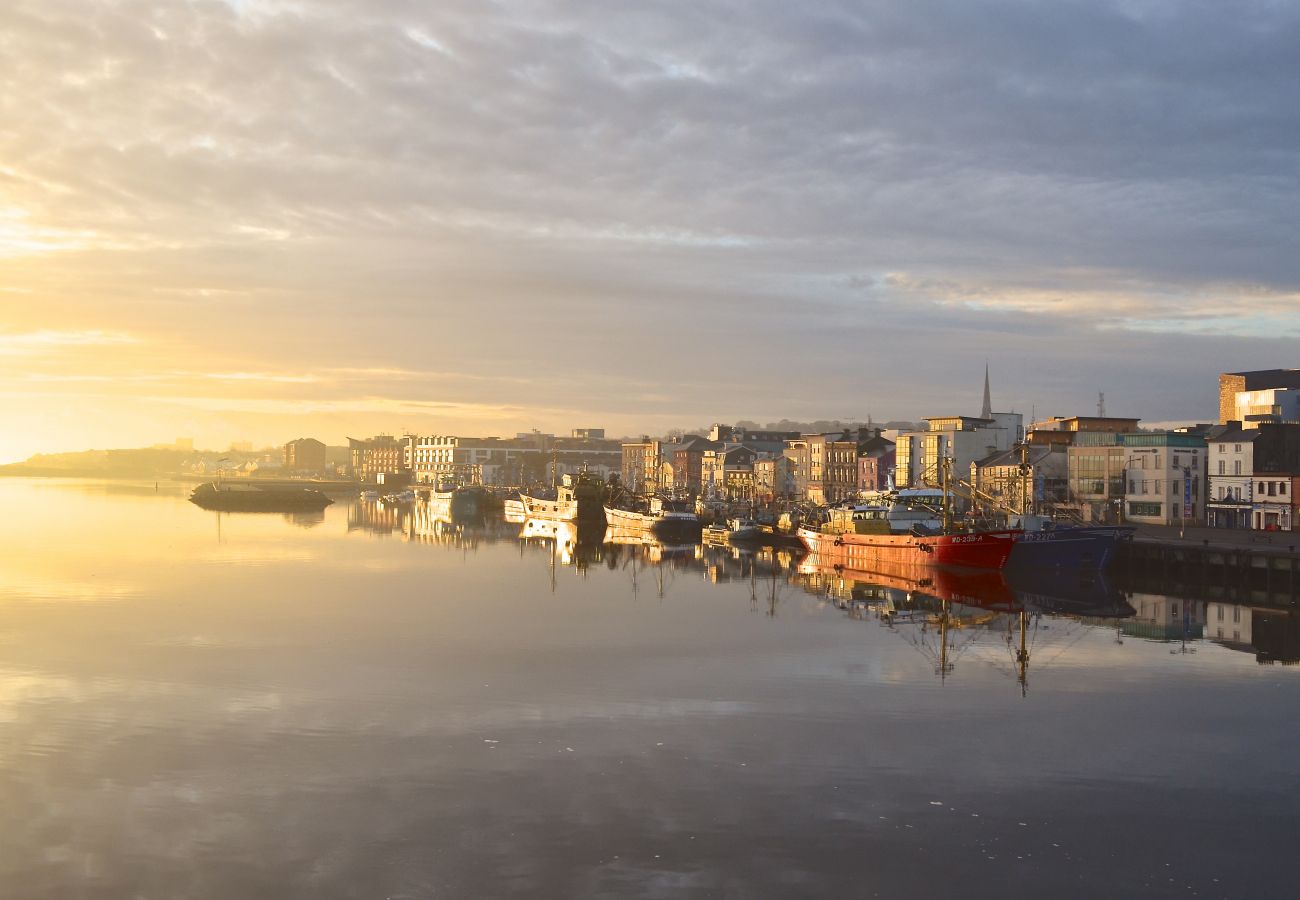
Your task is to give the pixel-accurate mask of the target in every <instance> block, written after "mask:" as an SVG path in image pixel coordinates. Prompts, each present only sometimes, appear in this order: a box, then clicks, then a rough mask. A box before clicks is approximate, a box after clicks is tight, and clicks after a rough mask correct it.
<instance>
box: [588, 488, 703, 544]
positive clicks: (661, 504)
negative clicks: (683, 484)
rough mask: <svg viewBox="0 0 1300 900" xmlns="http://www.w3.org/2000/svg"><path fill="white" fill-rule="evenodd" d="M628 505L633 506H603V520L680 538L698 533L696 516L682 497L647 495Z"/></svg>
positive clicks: (610, 524) (633, 528)
mask: <svg viewBox="0 0 1300 900" xmlns="http://www.w3.org/2000/svg"><path fill="white" fill-rule="evenodd" d="M628 505H631V506H634V507H635V508H632V509H628V508H620V507H614V506H608V505H606V506H605V521H606V522H607V523H609V526H610V527H611V528H619V529H623V530H642V531H649V532H652V533H654V534H657V535H672V536H674V537H681V538H686V537H694V536H698V535H699V533H700V528H701V527H702V525H701V523H700V518H699V516H697V515H695V513H694V511H693V510H691V509H690V508H689V505H688V504H687V503H685V502H684V501H673V500H665V499H664V498H662V497H651V498H650V499H649V500H646V501H633V502H632V503H631V504H628Z"/></svg>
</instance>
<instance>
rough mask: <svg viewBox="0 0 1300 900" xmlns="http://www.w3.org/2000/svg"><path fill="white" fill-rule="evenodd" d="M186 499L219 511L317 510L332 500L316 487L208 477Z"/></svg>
mask: <svg viewBox="0 0 1300 900" xmlns="http://www.w3.org/2000/svg"><path fill="white" fill-rule="evenodd" d="M190 502H191V503H193V504H195V505H196V506H200V507H202V508H203V509H213V510H219V511H232V512H297V511H299V510H321V509H324V508H325V507H327V506H329V505H330V504H331V503H333V502H334V501H333V500H331V499H330V498H329V497H326V496H325V495H324V494H322V493H321V492H320V491H317V490H313V489H311V488H305V487H293V486H287V485H280V484H276V485H261V484H254V483H251V482H245V481H223V482H220V483H218V482H213V481H209V482H206V483H204V484H201V485H199V486H198V487H196V488H195V489H194V491H193V493H191V494H190Z"/></svg>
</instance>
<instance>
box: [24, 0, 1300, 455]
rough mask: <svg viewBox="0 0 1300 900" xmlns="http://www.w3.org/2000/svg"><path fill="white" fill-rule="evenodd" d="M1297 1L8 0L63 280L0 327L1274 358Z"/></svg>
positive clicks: (586, 372)
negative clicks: (1193, 347)
mask: <svg viewBox="0 0 1300 900" xmlns="http://www.w3.org/2000/svg"><path fill="white" fill-rule="evenodd" d="M1297 40H1300V8H1296V7H1294V6H1291V5H1287V4H1277V3H1274V2H1267V0H1258V2H1253V0H1248V2H1243V3H1240V4H1233V5H1232V6H1231V8H1229V7H1227V6H1224V5H1222V4H1214V3H1209V2H1190V3H1180V4H1166V3H1163V2H1133V0H1111V2H1108V0H1101V2H1097V0H1060V2H1054V3H1032V2H1029V3H1025V2H1010V0H986V2H969V0H965V2H962V0H917V2H912V3H901V2H883V0H875V2H869V0H828V2H825V3H820V4H817V5H815V6H812V7H810V6H809V5H807V4H791V3H788V2H779V0H747V2H743V3H742V2H740V0H709V2H685V0H681V2H678V0H659V2H652V3H638V4H613V5H611V4H602V5H591V4H585V3H576V2H566V0H529V2H523V3H512V4H491V3H486V4H485V3H481V2H470V0H444V2H440V3H437V4H414V3H410V2H409V0H364V2H362V0H338V2H332V3H329V4H300V3H289V2H270V0H229V2H217V0H207V2H195V3H188V4H174V3H164V2H152V0H120V2H105V3H101V4H96V5H94V6H93V7H91V8H87V7H85V6H84V4H77V3H72V2H66V0H65V2H45V0H15V2H12V3H8V4H5V5H4V7H3V9H0V55H2V56H3V58H5V59H6V64H7V70H8V74H7V76H5V77H6V78H8V79H9V82H8V83H10V84H11V86H16V85H21V86H22V90H18V89H14V90H8V91H0V116H2V117H3V120H4V121H5V122H6V123H9V124H8V127H6V128H5V129H3V130H2V131H0V159H3V160H5V163H4V167H3V168H0V191H2V192H3V196H4V197H5V201H4V203H5V207H6V208H10V209H12V210H14V211H15V212H14V213H13V214H12V215H10V216H8V217H7V218H2V219H0V248H2V249H0V256H3V257H5V258H4V259H3V261H2V263H3V265H5V270H4V279H3V280H4V281H6V283H7V285H8V289H9V290H12V291H20V292H22V293H18V294H13V295H12V296H14V297H21V298H23V300H22V303H23V304H24V306H27V305H30V308H31V309H39V310H40V313H41V315H42V316H44V317H46V319H43V320H42V323H41V324H40V325H36V324H33V323H32V318H33V316H34V315H35V313H33V312H30V311H28V312H25V313H20V312H11V311H10V310H9V309H6V308H4V307H3V306H0V327H6V326H8V327H15V325H14V323H13V322H7V321H6V320H7V319H8V318H10V317H13V318H14V319H17V318H18V317H19V316H20V315H21V316H23V317H24V318H22V320H21V322H19V324H21V327H22V328H23V329H34V328H38V327H42V326H43V325H44V322H45V321H46V320H48V321H50V322H58V323H60V324H59V325H58V328H59V329H61V330H62V329H66V330H68V331H76V330H86V331H88V332H91V331H94V330H96V329H98V330H99V331H102V332H106V333H107V332H110V331H112V330H113V329H121V330H122V331H123V332H124V333H140V334H146V333H147V334H149V335H150V338H151V348H153V347H155V346H156V347H157V348H158V352H159V354H160V355H161V356H163V357H165V358H162V359H151V360H150V361H149V363H150V366H151V368H152V369H155V370H158V371H168V370H173V369H174V370H176V371H182V370H184V371H185V372H187V373H192V374H195V375H202V373H203V372H205V371H206V372H211V373H213V375H212V376H211V379H210V380H213V381H230V382H231V383H237V382H241V381H245V382H246V383H248V384H249V385H252V384H254V383H258V384H261V385H262V386H263V387H261V388H259V391H263V390H265V391H269V390H270V388H271V387H273V386H274V384H275V383H276V381H275V380H276V379H277V378H279V379H289V380H286V381H282V382H279V384H280V387H282V388H284V389H286V390H291V389H299V388H300V389H301V394H300V395H299V396H302V397H303V398H304V399H306V400H310V401H312V402H322V401H323V400H324V399H327V398H323V397H321V396H320V392H323V391H327V390H334V391H336V392H337V393H338V394H339V395H341V396H350V397H363V398H364V397H369V396H387V395H390V394H400V395H401V396H403V397H405V396H406V395H407V394H408V393H410V392H414V391H418V390H419V389H420V386H421V384H422V383H425V384H427V385H428V388H427V389H428V391H429V392H430V393H433V394H436V395H437V396H449V397H450V396H454V397H455V398H456V399H457V400H459V401H462V402H466V403H470V404H481V405H483V407H484V408H498V409H502V410H516V409H521V408H527V409H537V410H539V411H540V410H545V409H555V410H561V409H581V410H586V411H591V412H602V411H610V412H609V414H610V415H611V416H612V415H614V414H617V415H619V416H620V417H622V418H623V419H624V420H625V421H629V422H631V421H633V420H635V419H636V417H637V416H643V417H645V419H646V420H652V419H653V418H654V417H657V416H660V415H664V414H666V412H667V410H666V407H667V406H669V405H670V404H676V406H677V408H678V409H679V410H680V413H679V415H680V416H681V417H682V418H684V419H687V420H688V421H689V420H691V419H694V418H696V417H697V416H698V417H704V418H711V417H724V416H727V415H731V414H733V413H732V411H735V413H736V414H744V415H748V416H751V417H755V418H758V419H760V420H763V421H768V420H773V419H777V418H780V417H781V416H783V415H785V416H791V417H795V418H821V417H826V416H838V415H847V414H849V413H850V411H851V410H852V409H854V408H858V409H860V408H861V407H862V406H864V405H869V406H870V407H872V411H873V412H874V413H875V414H876V415H877V416H878V417H881V418H885V417H898V418H906V417H911V418H915V417H918V416H919V415H922V414H925V413H926V412H928V410H927V409H925V408H924V407H925V406H927V405H929V404H933V403H936V402H947V398H948V397H949V396H950V395H951V394H952V389H951V384H952V383H951V380H950V381H949V383H948V385H947V387H946V388H945V385H944V384H943V381H942V379H945V378H946V379H952V378H953V377H954V376H955V375H958V374H960V373H965V372H972V371H974V372H979V371H982V365H983V361H984V360H985V359H986V358H989V357H992V358H993V359H994V363H995V369H996V368H997V364H998V363H999V362H1001V361H1003V360H1005V363H1004V365H1005V367H1006V368H1008V369H1010V368H1012V367H1014V366H1019V365H1021V361H1022V360H1029V359H1031V358H1032V359H1034V360H1036V361H1037V362H1038V363H1040V364H1041V365H1042V367H1043V368H1044V369H1045V370H1046V371H1045V372H1044V373H1041V374H1040V376H1039V377H1038V378H1037V379H1036V382H1035V383H1036V384H1040V385H1048V384H1052V385H1054V387H1053V388H1052V389H1051V390H1052V391H1053V393H1052V394H1051V396H1050V397H1045V398H1043V399H1044V402H1045V403H1047V402H1050V403H1051V404H1052V405H1054V406H1057V405H1059V406H1066V405H1068V404H1071V403H1077V402H1078V400H1077V399H1076V398H1075V397H1074V393H1073V392H1072V391H1071V390H1070V388H1069V386H1070V385H1071V384H1074V383H1082V382H1086V381H1095V380H1101V379H1102V378H1103V377H1104V378H1105V379H1107V380H1110V379H1113V380H1114V382H1115V384H1116V387H1112V388H1111V389H1110V390H1112V391H1116V390H1123V389H1127V390H1129V391H1131V392H1133V393H1134V394H1136V393H1138V392H1140V391H1143V390H1145V389H1146V386H1148V385H1150V384H1151V383H1152V377H1153V375H1152V372H1151V368H1150V363H1149V360H1152V359H1158V358H1161V357H1162V356H1163V355H1167V354H1168V353H1170V348H1177V347H1181V346H1182V345H1183V344H1182V342H1183V341H1185V340H1195V341H1200V340H1201V339H1202V338H1203V339H1204V345H1205V346H1206V347H1208V348H1209V349H1207V351H1206V352H1205V353H1204V354H1203V355H1202V356H1201V357H1200V359H1199V360H1198V362H1199V364H1200V365H1201V366H1203V367H1208V369H1210V370H1216V371H1217V370H1220V369H1224V370H1226V369H1229V368H1234V367H1242V366H1244V367H1247V368H1249V367H1256V366H1270V365H1286V364H1294V362H1295V361H1294V359H1293V357H1294V352H1293V351H1290V350H1288V348H1287V345H1286V342H1285V341H1284V340H1281V339H1282V338H1287V337H1289V338H1292V339H1293V338H1294V336H1295V335H1296V334H1297V332H1298V331H1300V243H1298V241H1300V239H1298V238H1297V235H1300V204H1297V203H1296V198H1297V195H1298V194H1300V165H1298V164H1297V161H1296V159H1297V157H1296V155H1295V153H1294V148H1295V146H1296V145H1297V143H1300V107H1298V106H1297V105H1296V104H1295V103H1294V100H1293V94H1294V85H1295V84H1296V83H1297V82H1300V57H1297V55H1296V54H1295V53H1294V47H1295V45H1296V42H1297ZM6 229H7V230H6ZM6 236H7V237H6ZM54 246H58V247H59V248H60V252H59V253H57V254H55V253H50V252H49V250H50V249H51V248H52V247H54ZM1229 338H1230V340H1229ZM0 340H2V339H0ZM1035 342H1037V343H1035ZM1050 342H1064V343H1065V346H1064V347H1063V348H1058V350H1057V351H1056V352H1049V351H1048V350H1047V349H1046V346H1047V344H1048V343H1050ZM916 345H923V346H925V347H926V348H927V353H928V354H929V357H928V358H929V359H930V362H927V363H926V364H925V365H924V366H918V364H917V356H916V354H915V353H913V352H909V350H908V349H907V348H908V347H910V346H916ZM1200 345H1201V344H1198V346H1200ZM6 346H8V347H10V348H12V347H13V346H15V345H12V344H8V345H6V344H4V343H0V352H7V354H8V355H11V356H12V355H14V354H15V352H16V351H14V350H12V349H9V350H8V351H6V350H4V349H3V348H5V347H6ZM1027 348H1028V349H1027ZM1076 348H1086V350H1087V352H1086V353H1085V352H1083V349H1078V350H1076ZM1120 348H1122V350H1121V349H1120ZM22 352H24V353H26V352H27V351H22ZM1175 352H1176V351H1175ZM1180 359H1181V356H1180ZM1025 364H1026V365H1028V363H1027V362H1026V363H1025ZM1067 364H1068V365H1070V366H1072V367H1073V368H1072V371H1070V372H1068V373H1064V374H1062V375H1060V376H1059V377H1058V375H1057V374H1056V372H1055V370H1056V369H1057V368H1059V367H1060V366H1062V365H1067ZM141 365H142V366H143V364H141ZM1170 365H1172V366H1173V367H1174V368H1177V369H1178V371H1179V379H1178V380H1179V383H1181V384H1185V385H1188V384H1190V382H1189V380H1188V377H1187V375H1188V372H1187V370H1186V369H1185V368H1184V367H1183V366H1182V364H1181V362H1179V363H1178V364H1170ZM71 369H72V367H64V368H61V369H59V370H50V369H43V370H41V371H37V372H33V373H32V374H33V376H35V377H39V378H41V379H45V380H47V381H48V382H49V383H51V384H52V383H54V380H55V379H57V378H60V377H65V378H66V379H68V380H69V382H71V379H73V378H75V377H77V376H76V373H75V372H72V371H71ZM79 369H80V371H82V372H84V373H85V374H86V375H87V376H96V375H98V376H107V377H113V376H114V374H115V372H117V371H120V370H121V369H120V366H119V367H118V368H111V367H107V366H101V367H98V368H97V367H92V366H85V367H79ZM918 369H920V371H918ZM796 370H797V371H798V372H815V373H816V374H817V376H818V378H819V381H818V383H817V385H818V386H817V388H816V390H809V389H807V386H806V385H804V384H802V383H800V381H799V378H798V377H797V376H796V375H794V374H792V373H793V372H794V371H796ZM364 372H371V373H372V374H371V375H365V374H363V373H364ZM222 373H224V375H223V374H222ZM243 373H247V374H248V376H249V377H248V378H246V379H245V378H243ZM258 373H268V376H269V377H262V376H260V375H258ZM385 373H386V374H385ZM405 373H419V374H414V375H408V374H405ZM426 373H427V374H426ZM720 373H726V374H720ZM936 373H941V374H936ZM135 374H137V375H143V374H147V373H140V372H137V373H135ZM1212 374H1213V373H1211V375H1212ZM232 376H233V377H232ZM186 377H188V376H186ZM1207 377H1209V376H1207ZM294 379H301V380H299V381H295V380H294ZM1171 379H1172V376H1171ZM376 381H377V382H379V383H378V384H376V383H375V382H376ZM384 382H387V384H386V383H384ZM396 382H404V383H405V386H404V388H403V389H402V390H400V391H399V390H394V389H390V388H389V384H391V383H396ZM1170 383H1171V384H1172V380H1171V382H1170ZM124 384H130V382H124ZM701 385H707V387H701ZM177 392H178V393H195V394H206V392H204V391H188V392H187V391H186V390H181V389H179V388H178V389H177ZM1044 392H1045V393H1046V392H1047V391H1046V390H1045V391H1044ZM259 396H261V394H259ZM555 397H562V398H563V399H562V400H558V401H557V400H555V399H554V398H555ZM264 399H270V397H269V396H268V397H265V398H264ZM275 399H277V400H279V399H281V396H280V395H279V394H276V395H275ZM412 399H418V398H417V397H412ZM1157 400H1158V401H1159V402H1174V403H1176V404H1177V405H1178V407H1179V409H1178V410H1177V411H1173V410H1170V411H1169V412H1168V415H1169V417H1173V416H1177V415H1187V416H1189V417H1190V416H1193V415H1195V413H1196V410H1197V409H1198V408H1199V405H1200V404H1205V405H1206V406H1207V408H1212V406H1213V403H1214V400H1213V392H1212V390H1209V389H1204V388H1202V387H1200V386H1196V387H1195V388H1192V387H1186V388H1184V389H1183V391H1182V392H1181V393H1179V392H1178V390H1177V389H1175V388H1172V387H1171V388H1170V390H1169V391H1167V392H1166V391H1163V390H1162V391H1161V393H1160V394H1159V396H1158V397H1153V398H1152V401H1151V402H1157ZM1031 402H1032V401H1031ZM710 410H712V412H710ZM1061 411H1063V412H1068V410H1061ZM539 414H540V413H539ZM561 414H563V413H561ZM341 415H342V413H341ZM510 415H514V413H510ZM223 421H229V420H223ZM550 427H562V423H558V422H557V423H554V424H552V425H551V426H550ZM632 430H637V429H636V428H635V426H631V425H630V426H629V431H632Z"/></svg>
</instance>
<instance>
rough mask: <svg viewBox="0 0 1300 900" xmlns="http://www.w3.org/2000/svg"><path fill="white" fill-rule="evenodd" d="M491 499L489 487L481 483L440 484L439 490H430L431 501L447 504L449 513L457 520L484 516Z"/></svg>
mask: <svg viewBox="0 0 1300 900" xmlns="http://www.w3.org/2000/svg"><path fill="white" fill-rule="evenodd" d="M490 499H491V495H490V494H489V493H488V490H487V488H485V487H483V486H482V485H479V484H463V485H458V486H453V485H439V487H438V489H437V490H434V491H430V492H429V502H430V503H433V504H441V505H445V507H446V508H447V511H448V513H450V515H451V516H452V517H453V518H455V519H457V520H460V519H475V518H479V517H481V516H483V515H484V514H485V513H486V512H487V509H488V505H489V500H490Z"/></svg>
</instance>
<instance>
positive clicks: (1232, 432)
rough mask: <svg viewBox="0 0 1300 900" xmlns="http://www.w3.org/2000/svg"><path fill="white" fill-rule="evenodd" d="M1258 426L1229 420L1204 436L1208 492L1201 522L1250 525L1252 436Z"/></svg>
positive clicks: (1229, 525) (1252, 494)
mask: <svg viewBox="0 0 1300 900" xmlns="http://www.w3.org/2000/svg"><path fill="white" fill-rule="evenodd" d="M1257 437H1259V429H1257V428H1242V427H1241V423H1240V422H1229V423H1228V424H1226V425H1221V426H1219V427H1218V428H1215V429H1213V430H1212V431H1211V432H1210V433H1209V434H1208V435H1207V436H1206V441H1205V443H1206V448H1207V454H1208V457H1207V463H1208V469H1209V474H1208V476H1207V478H1206V481H1207V483H1208V484H1209V490H1210V495H1209V497H1207V498H1206V502H1205V524H1206V525H1208V526H1209V527H1210V528H1250V527H1252V525H1251V522H1252V518H1253V517H1252V515H1251V511H1252V510H1253V508H1254V492H1255V479H1254V474H1255V456H1254V450H1255V439H1256V438H1257Z"/></svg>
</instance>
